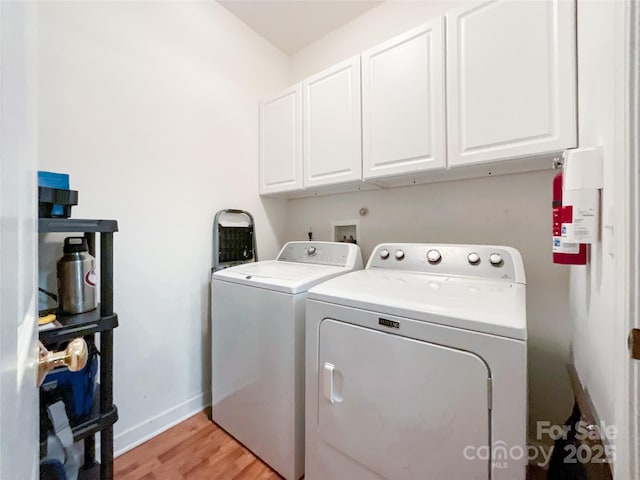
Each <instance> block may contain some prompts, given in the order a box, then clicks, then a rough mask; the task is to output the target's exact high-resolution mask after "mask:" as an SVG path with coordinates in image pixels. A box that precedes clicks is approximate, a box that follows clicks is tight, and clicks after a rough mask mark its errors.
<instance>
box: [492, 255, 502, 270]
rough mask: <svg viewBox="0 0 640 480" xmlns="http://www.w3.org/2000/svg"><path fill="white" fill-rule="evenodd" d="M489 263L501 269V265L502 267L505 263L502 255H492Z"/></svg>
mask: <svg viewBox="0 0 640 480" xmlns="http://www.w3.org/2000/svg"><path fill="white" fill-rule="evenodd" d="M489 262H490V263H491V265H494V266H496V267H499V266H500V265H502V263H503V261H502V255H500V254H499V253H492V254H491V255H490V256H489Z"/></svg>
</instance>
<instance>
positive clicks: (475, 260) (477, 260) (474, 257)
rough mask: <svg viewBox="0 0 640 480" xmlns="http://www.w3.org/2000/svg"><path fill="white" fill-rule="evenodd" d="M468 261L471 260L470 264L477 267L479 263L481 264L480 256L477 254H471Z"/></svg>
mask: <svg viewBox="0 0 640 480" xmlns="http://www.w3.org/2000/svg"><path fill="white" fill-rule="evenodd" d="M467 260H469V263H470V264H471V265H477V264H478V263H480V255H478V254H477V253H476V252H471V253H470V254H469V255H467Z"/></svg>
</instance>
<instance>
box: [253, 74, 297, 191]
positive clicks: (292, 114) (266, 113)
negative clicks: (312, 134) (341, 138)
mask: <svg viewBox="0 0 640 480" xmlns="http://www.w3.org/2000/svg"><path fill="white" fill-rule="evenodd" d="M301 109H302V86H301V85H300V84H297V85H295V86H293V87H291V88H289V89H287V90H285V91H284V92H282V93H281V94H280V95H278V96H277V97H276V98H274V99H273V100H269V101H267V102H264V103H262V104H261V105H260V193H261V194H270V193H279V192H288V191H294V190H300V189H302V114H301Z"/></svg>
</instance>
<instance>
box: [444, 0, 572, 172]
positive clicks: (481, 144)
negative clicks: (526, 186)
mask: <svg viewBox="0 0 640 480" xmlns="http://www.w3.org/2000/svg"><path fill="white" fill-rule="evenodd" d="M575 35H576V24H575V3H574V2H573V1H566V0H545V1H527V2H522V1H516V0H498V1H491V2H482V3H477V4H475V5H474V6H472V7H465V8H463V9H460V10H457V11H454V12H452V13H450V14H447V116H448V132H447V134H448V162H449V165H450V166H456V165H464V164H471V163H480V162H487V161H492V160H500V159H508V158H515V157H520V156H528V155H536V154H542V153H550V152H554V151H560V150H563V149H565V148H568V147H574V146H576V129H577V127H576V65H575V64H576V46H575Z"/></svg>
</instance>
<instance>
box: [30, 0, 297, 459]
mask: <svg viewBox="0 0 640 480" xmlns="http://www.w3.org/2000/svg"><path fill="white" fill-rule="evenodd" d="M39 33H40V44H39V49H40V65H39V66H40V88H39V94H40V111H39V117H40V123H39V129H40V144H39V150H40V162H39V168H40V169H43V170H52V171H59V172H67V173H70V174H71V184H72V185H71V187H72V188H73V189H76V190H79V191H80V205H79V206H78V207H75V208H74V209H73V216H74V217H76V218H83V217H85V218H115V219H117V220H118V222H119V227H120V232H119V233H117V234H116V235H115V310H116V311H117V313H118V314H119V318H120V327H119V328H118V329H117V330H116V332H115V384H114V392H115V402H116V404H117V405H118V407H119V412H120V420H119V422H118V423H117V424H116V428H115V433H116V450H117V451H118V450H122V449H126V448H129V447H131V446H132V445H133V444H134V443H136V442H138V441H140V440H141V439H142V438H144V437H145V436H147V435H149V434H151V433H153V432H154V431H156V430H158V429H162V428H165V427H166V426H168V425H169V424H170V423H171V422H175V421H176V420H178V419H179V418H181V417H183V416H185V415H188V414H189V413H192V412H195V411H199V410H200V409H201V408H202V406H203V405H205V404H207V403H208V402H209V396H210V391H209V390H210V360H209V359H210V347H209V345H210V340H209V338H210V331H209V313H208V312H209V269H210V266H211V260H212V255H211V240H212V233H211V225H212V221H213V215H214V213H215V212H216V211H217V210H219V209H222V208H240V209H245V210H249V211H250V212H252V213H253V214H254V215H255V218H256V224H257V238H258V249H259V252H260V254H261V255H263V256H264V257H273V256H274V255H275V253H276V252H277V249H278V248H279V247H280V245H281V244H282V242H283V241H284V239H285V237H284V235H283V233H284V232H283V225H284V214H285V213H286V204H285V203H284V202H283V201H281V200H272V199H260V198H259V196H258V179H257V175H258V170H257V156H258V100H259V98H260V97H262V96H264V95H266V94H271V93H272V92H274V91H278V90H280V89H282V88H283V87H284V86H285V85H286V83H287V78H286V76H287V73H288V58H287V57H286V56H285V55H284V54H282V53H281V52H280V51H278V50H277V49H275V48H274V47H273V46H271V45H270V44H268V43H267V42H266V41H265V40H264V39H262V37H260V36H258V35H257V34H256V33H255V32H253V31H252V30H250V29H249V28H248V27H247V26H246V25H244V24H243V23H241V22H240V21H239V20H238V19H236V18H235V17H234V16H232V15H231V14H230V13H229V12H227V10H225V9H224V8H222V7H221V6H219V5H218V4H217V3H216V2H97V1H92V2H77V1H74V2H42V3H41V8H40V25H39ZM49 265H50V266H51V265H52V262H51V260H50V261H49Z"/></svg>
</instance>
